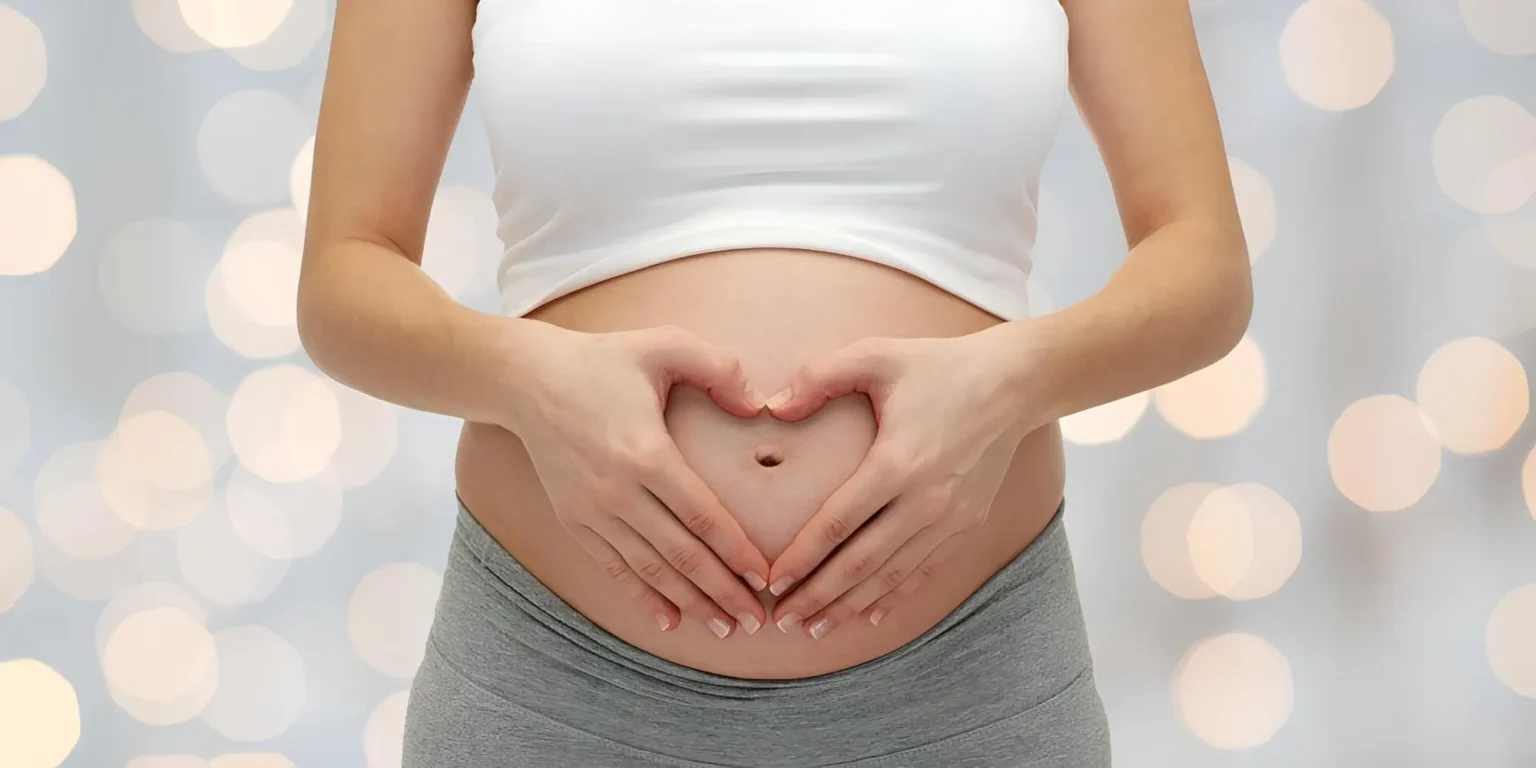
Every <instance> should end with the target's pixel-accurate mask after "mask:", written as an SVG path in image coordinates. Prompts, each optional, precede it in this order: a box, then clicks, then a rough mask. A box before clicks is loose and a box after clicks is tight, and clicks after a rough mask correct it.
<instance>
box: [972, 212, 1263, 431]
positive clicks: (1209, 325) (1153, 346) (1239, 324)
mask: <svg viewBox="0 0 1536 768" xmlns="http://www.w3.org/2000/svg"><path fill="white" fill-rule="evenodd" d="M1252 303H1253V298H1252V284H1251V278H1250V273H1249V269H1248V259H1247V256H1246V249H1245V247H1244V245H1243V241H1242V237H1241V235H1240V234H1237V233H1236V232H1222V231H1220V230H1219V229H1216V228H1213V227H1202V226H1199V225H1194V224H1173V225H1169V226H1166V227H1164V228H1162V229H1160V230H1158V231H1157V232H1155V233H1153V234H1151V235H1149V236H1148V237H1146V238H1144V239H1143V240H1141V241H1140V242H1139V243H1137V245H1136V246H1135V247H1134V248H1132V249H1131V250H1130V252H1129V253H1128V254H1127V255H1126V257H1125V260H1124V261H1123V263H1122V264H1121V265H1120V267H1119V269H1117V270H1116V271H1115V273H1114V274H1113V275H1112V276H1111V277H1110V279H1109V281H1108V282H1107V283H1106V284H1105V285H1104V287H1103V288H1101V289H1100V290H1099V291H1098V292H1097V293H1095V294H1093V295H1092V296H1090V297H1088V298H1086V299H1084V300H1082V301H1080V302H1078V303H1076V304H1073V305H1071V306H1069V307H1066V308H1064V309H1062V310H1060V311H1058V312H1054V313H1050V314H1046V315H1042V316H1040V317H1038V318H1032V319H1027V320H1021V321H1016V322H1013V323H1006V324H1004V325H1003V326H999V327H998V328H997V329H996V330H997V331H998V334H999V342H1000V346H1001V347H1003V351H1000V352H999V354H1000V355H1002V356H1004V357H1005V358H1006V359H1007V360H1008V361H1009V363H1008V371H1009V373H1008V376H1009V379H1010V385H1009V387H1008V390H1007V391H1008V392H1009V393H1010V394H1011V396H1014V397H1016V398H1018V412H1019V413H1020V414H1023V415H1022V417H1021V418H1022V420H1023V421H1024V422H1025V426H1026V427H1027V428H1029V429H1033V428H1035V427H1039V426H1041V425H1043V424H1047V423H1049V422H1051V421H1054V420H1056V419H1059V418H1061V417H1064V416H1068V415H1071V414H1074V413H1077V412H1079V411H1083V410H1087V409H1089V408H1092V407H1095V406H1098V405H1102V404H1104V403H1108V402H1111V401H1114V400H1118V399H1120V398H1123V397H1126V396H1128V395H1132V394H1135V393H1137V392H1142V391H1145V390H1149V389H1153V388H1156V387H1159V386H1161V385H1163V384H1166V383H1168V382H1170V381H1173V380H1175V379H1178V378H1180V377H1182V376H1185V375H1187V374H1189V373H1193V372H1194V371H1197V370H1199V369H1201V368H1204V367H1206V366H1208V365H1210V364H1211V363H1214V362H1216V361H1217V360H1219V359H1221V357H1222V356H1224V355H1226V354H1227V353H1228V352H1229V351H1231V349H1232V348H1233V347H1234V346H1236V344H1237V342H1238V341H1240V340H1241V339H1242V336H1243V334H1244V332H1246V330H1247V327H1248V319H1249V316H1250V314H1251V310H1252Z"/></svg>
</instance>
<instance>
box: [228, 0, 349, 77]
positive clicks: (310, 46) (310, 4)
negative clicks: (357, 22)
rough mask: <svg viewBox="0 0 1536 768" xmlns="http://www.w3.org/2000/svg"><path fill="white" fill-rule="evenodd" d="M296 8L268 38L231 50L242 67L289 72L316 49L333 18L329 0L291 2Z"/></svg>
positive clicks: (290, 11)
mask: <svg viewBox="0 0 1536 768" xmlns="http://www.w3.org/2000/svg"><path fill="white" fill-rule="evenodd" d="M291 1H292V3H293V7H292V9H291V10H289V12H288V15H287V16H286V17H284V19H283V22H282V24H279V25H278V27H277V29H275V30H273V31H272V34H271V35H270V36H268V37H267V39H265V40H263V41H261V42H259V43H256V44H255V45H250V46H246V47H242V48H229V49H227V50H228V52H229V55H230V56H232V57H234V59H235V60H236V61H238V62H240V63H241V64H244V65H245V66H246V67H248V68H250V69H254V70H257V71H262V72H266V71H271V70H277V69H287V68H289V67H292V66H294V65H296V64H298V63H299V62H301V61H303V60H304V59H305V58H307V57H308V56H309V54H310V53H311V52H312V51H314V50H315V44H316V43H318V42H320V38H321V37H322V36H323V35H324V34H325V28H326V24H327V22H328V21H329V20H330V19H329V14H328V9H327V8H326V3H325V0H291Z"/></svg>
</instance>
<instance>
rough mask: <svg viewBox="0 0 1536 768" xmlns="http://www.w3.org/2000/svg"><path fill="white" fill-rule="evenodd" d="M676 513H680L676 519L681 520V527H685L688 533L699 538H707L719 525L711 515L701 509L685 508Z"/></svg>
mask: <svg viewBox="0 0 1536 768" xmlns="http://www.w3.org/2000/svg"><path fill="white" fill-rule="evenodd" d="M678 514H679V515H680V516H679V517H678V519H679V520H681V521H682V523H683V527H684V528H687V529H688V532H689V533H691V534H693V535H694V536H697V537H698V538H701V539H704V538H708V537H709V535H710V534H711V533H714V531H715V529H716V528H717V527H718V526H719V523H718V522H717V521H716V520H715V518H714V516H713V515H711V514H709V513H708V512H705V511H704V510H701V509H685V510H682V511H681V512H679V513H678Z"/></svg>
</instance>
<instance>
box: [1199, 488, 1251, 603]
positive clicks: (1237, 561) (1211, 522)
mask: <svg viewBox="0 0 1536 768" xmlns="http://www.w3.org/2000/svg"><path fill="white" fill-rule="evenodd" d="M1185 536H1186V537H1187V539H1188V543H1189V562H1190V566H1191V567H1192V568H1193V570H1194V572H1195V576H1196V577H1197V578H1199V579H1200V581H1201V582H1203V583H1204V584H1205V585H1206V586H1208V587H1210V588H1211V591H1213V592H1215V593H1217V594H1220V595H1225V594H1227V593H1229V592H1230V591H1231V590H1232V589H1234V588H1235V587H1236V586H1237V583H1238V582H1239V581H1241V580H1242V579H1243V576H1245V575H1246V574H1247V573H1248V571H1249V570H1250V569H1252V567H1253V563H1254V559H1255V555H1256V552H1255V550H1256V549H1257V548H1258V541H1257V540H1256V537H1255V535H1254V524H1253V516H1252V515H1251V514H1250V513H1249V512H1248V508H1247V507H1246V506H1245V505H1244V504H1243V500H1242V499H1240V498H1238V496H1237V494H1235V493H1233V492H1232V491H1230V490H1228V489H1226V488H1218V489H1216V490H1214V491H1212V492H1211V493H1210V494H1209V495H1207V496H1206V497H1205V499H1204V500H1203V501H1201V502H1200V506H1198V507H1196V508H1195V513H1194V514H1193V515H1191V516H1190V519H1189V530H1188V532H1187V533H1186V534H1185Z"/></svg>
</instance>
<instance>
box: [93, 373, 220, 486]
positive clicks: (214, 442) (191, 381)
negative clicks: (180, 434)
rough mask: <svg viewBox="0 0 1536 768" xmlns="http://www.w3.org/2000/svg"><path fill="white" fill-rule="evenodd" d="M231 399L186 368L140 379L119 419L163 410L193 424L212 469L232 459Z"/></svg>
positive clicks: (129, 394) (122, 419) (123, 420)
mask: <svg viewBox="0 0 1536 768" xmlns="http://www.w3.org/2000/svg"><path fill="white" fill-rule="evenodd" d="M228 410H229V398H228V397H226V396H225V395H224V393H222V392H220V391H219V390H218V389H217V388H216V387H214V386H213V385H212V384H210V383H208V380H207V379H204V378H203V377H201V376H198V375H197V374H195V373H190V372H187V371H171V372H168V373H160V374H156V375H154V376H151V377H149V378H147V379H145V380H144V381H142V382H139V385H138V386H136V387H134V388H133V391H132V392H129V393H128V398H127V400H126V401H124V403H123V411H122V413H121V414H120V415H119V416H118V420H119V422H126V421H128V420H129V419H132V418H134V417H136V416H140V415H142V414H146V413H150V412H154V411H163V412H165V413H169V414H173V415H175V416H176V418H178V419H180V420H182V421H184V422H186V423H187V424H190V425H191V426H192V428H193V429H194V430H196V431H197V434H198V435H199V436H200V437H202V439H203V444H204V446H205V447H206V448H207V451H208V457H209V461H210V463H211V466H212V469H213V471H215V472H217V471H218V469H219V468H220V467H222V466H224V462H226V461H229V457H230V447H229V435H228V434H226V432H225V428H224V415H225V413H226V412H227V411H228Z"/></svg>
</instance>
